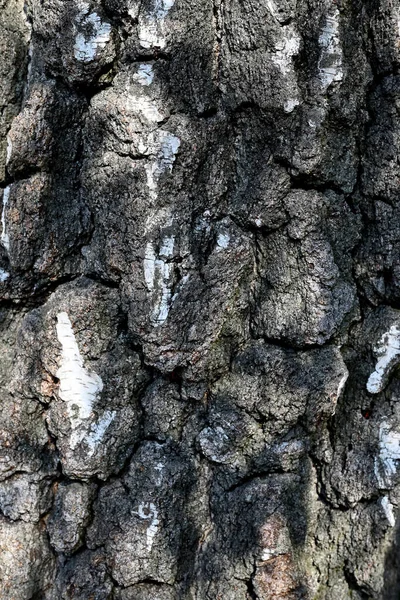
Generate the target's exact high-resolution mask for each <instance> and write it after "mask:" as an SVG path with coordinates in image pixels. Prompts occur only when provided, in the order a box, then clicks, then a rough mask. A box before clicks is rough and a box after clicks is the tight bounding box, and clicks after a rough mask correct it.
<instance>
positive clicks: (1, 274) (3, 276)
mask: <svg viewBox="0 0 400 600" xmlns="http://www.w3.org/2000/svg"><path fill="white" fill-rule="evenodd" d="M9 277H10V273H7V271H4V269H0V282H1V283H4V282H5V281H7V279H8V278H9Z"/></svg>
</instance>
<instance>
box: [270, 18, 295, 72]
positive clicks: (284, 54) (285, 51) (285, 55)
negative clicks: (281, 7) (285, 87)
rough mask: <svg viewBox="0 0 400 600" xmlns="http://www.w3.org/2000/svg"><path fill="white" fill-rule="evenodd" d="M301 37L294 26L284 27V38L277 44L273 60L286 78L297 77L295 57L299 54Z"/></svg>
mask: <svg viewBox="0 0 400 600" xmlns="http://www.w3.org/2000/svg"><path fill="white" fill-rule="evenodd" d="M299 50H300V36H299V34H298V33H297V31H296V30H295V29H294V27H293V26H292V25H287V26H285V27H282V37H281V39H280V40H279V41H278V42H277V43H276V44H275V52H274V53H273V54H272V57H271V60H272V62H273V63H274V65H276V66H277V67H278V69H279V70H280V71H281V73H282V74H283V75H285V76H289V75H293V76H294V75H295V73H294V68H293V57H294V56H296V55H297V54H298V53H299Z"/></svg>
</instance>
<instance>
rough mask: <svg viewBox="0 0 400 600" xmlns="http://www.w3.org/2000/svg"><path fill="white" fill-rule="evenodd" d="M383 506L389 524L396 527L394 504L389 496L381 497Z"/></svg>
mask: <svg viewBox="0 0 400 600" xmlns="http://www.w3.org/2000/svg"><path fill="white" fill-rule="evenodd" d="M381 506H382V508H383V512H384V513H385V516H386V518H387V520H388V522H389V525H390V526H391V527H394V526H395V525H396V517H395V516H394V512H393V504H392V503H391V502H390V501H389V497H388V496H384V497H383V498H382V499H381Z"/></svg>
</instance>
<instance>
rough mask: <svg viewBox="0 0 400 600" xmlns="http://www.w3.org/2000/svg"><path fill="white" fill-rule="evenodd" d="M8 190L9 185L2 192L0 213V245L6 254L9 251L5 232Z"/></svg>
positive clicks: (8, 238)
mask: <svg viewBox="0 0 400 600" xmlns="http://www.w3.org/2000/svg"><path fill="white" fill-rule="evenodd" d="M10 190H11V186H10V185H9V186H8V187H6V188H5V190H4V192H3V210H2V212H1V227H2V229H1V238H0V239H1V243H2V245H3V248H5V249H6V250H7V252H9V251H10V237H9V235H8V233H7V231H6V211H7V204H8V200H9V198H10Z"/></svg>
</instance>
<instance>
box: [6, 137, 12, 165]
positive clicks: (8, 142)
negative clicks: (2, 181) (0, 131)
mask: <svg viewBox="0 0 400 600" xmlns="http://www.w3.org/2000/svg"><path fill="white" fill-rule="evenodd" d="M11 155H12V141H11V138H10V136H9V135H7V154H6V165H8V163H9V162H10V160H11Z"/></svg>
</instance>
